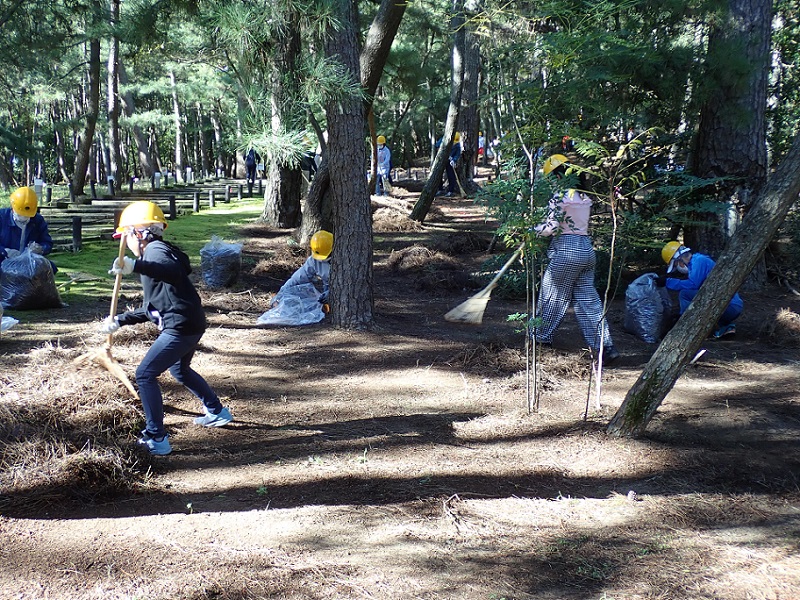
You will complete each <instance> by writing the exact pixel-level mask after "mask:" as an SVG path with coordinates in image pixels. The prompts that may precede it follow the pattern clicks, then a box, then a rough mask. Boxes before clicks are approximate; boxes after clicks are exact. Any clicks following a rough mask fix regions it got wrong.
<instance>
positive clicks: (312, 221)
mask: <svg viewBox="0 0 800 600" xmlns="http://www.w3.org/2000/svg"><path fill="white" fill-rule="evenodd" d="M407 6H408V2H407V1H406V0H381V5H380V7H379V8H378V12H377V13H376V14H375V18H374V19H373V20H372V24H371V25H370V28H369V32H368V33H367V38H366V40H365V41H364V48H363V49H362V50H361V56H360V58H359V69H360V74H361V86H362V87H363V88H364V111H365V114H366V112H367V111H369V109H370V108H371V106H372V99H373V96H374V95H375V91H376V90H377V89H378V84H379V83H380V80H381V76H382V75H383V69H384V67H385V66H386V60H387V59H388V57H389V51H390V50H391V47H392V42H394V38H395V36H396V35H397V30H398V29H399V27H400V22H401V21H402V19H403V15H404V14H405V10H406V7H407ZM325 162H326V152H323V164H324V163H325ZM321 166H322V165H320V167H321ZM329 174H330V171H329V170H328V169H327V168H326V169H325V170H324V172H323V169H322V168H320V169H319V170H318V171H317V174H316V175H315V176H314V181H312V182H311V187H310V188H309V190H308V197H307V198H306V201H305V202H304V204H303V224H302V228H301V238H302V239H304V240H305V239H308V238H309V237H311V235H312V234H313V233H314V232H315V231H318V230H319V226H318V225H317V224H323V223H324V222H325V221H326V219H327V217H326V215H327V214H328V213H330V212H331V210H330V207H328V206H327V205H326V202H327V200H326V199H327V198H328V197H329V196H328V194H327V191H328V186H329V184H330V179H329ZM312 211H317V212H312Z"/></svg>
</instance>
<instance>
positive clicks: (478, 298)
mask: <svg viewBox="0 0 800 600" xmlns="http://www.w3.org/2000/svg"><path fill="white" fill-rule="evenodd" d="M524 248H525V243H524V242H523V243H522V244H520V246H519V248H517V250H516V251H515V252H514V254H512V255H511V258H509V259H508V261H506V264H504V265H503V268H502V269H500V271H498V273H497V275H495V276H494V278H493V279H492V280H491V281H490V282H489V284H488V285H487V286H486V287H485V288H483V289H482V290H481V291H480V292H478V293H477V294H475V295H474V296H470V297H469V298H467V299H466V300H465V301H464V302H462V303H461V304H459V305H458V306H456V307H455V308H454V309H452V310H450V311H449V312H448V313H447V314H445V316H444V318H445V320H446V321H451V322H453V323H468V324H469V325H480V324H481V323H482V322H483V313H484V311H485V310H486V305H487V304H488V302H489V298H490V297H491V295H492V290H493V289H494V288H496V287H497V283H498V282H499V281H500V278H501V277H502V276H503V274H504V273H505V272H506V271H508V269H509V267H511V265H512V264H513V263H514V261H515V260H517V259H518V258H519V256H520V254H522V250H523V249H524Z"/></svg>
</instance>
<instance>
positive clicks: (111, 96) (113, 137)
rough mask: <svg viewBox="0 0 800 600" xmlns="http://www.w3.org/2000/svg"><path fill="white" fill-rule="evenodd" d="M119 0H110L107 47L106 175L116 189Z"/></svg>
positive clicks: (118, 179)
mask: <svg viewBox="0 0 800 600" xmlns="http://www.w3.org/2000/svg"><path fill="white" fill-rule="evenodd" d="M119 5H120V0H111V5H110V8H111V27H112V34H111V43H110V46H109V48H108V84H107V88H108V89H107V96H108V140H107V142H108V153H109V154H108V157H109V163H110V164H109V171H108V173H106V175H107V176H109V177H113V178H114V181H115V182H116V186H117V189H119V185H120V184H121V183H122V181H123V177H121V175H120V172H119V171H120V168H119V165H120V162H121V161H120V151H119V147H120V137H119V115H120V106H119V39H118V38H117V36H116V34H114V33H113V28H114V27H116V26H117V24H118V23H119Z"/></svg>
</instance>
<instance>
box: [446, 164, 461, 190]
mask: <svg viewBox="0 0 800 600" xmlns="http://www.w3.org/2000/svg"><path fill="white" fill-rule="evenodd" d="M444 172H445V174H446V175H447V191H448V192H449V193H451V194H455V193H456V188H457V187H458V183H457V180H456V172H455V170H454V169H453V167H452V166H450V163H447V164H446V165H445V166H444Z"/></svg>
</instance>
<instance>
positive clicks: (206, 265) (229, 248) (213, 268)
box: [200, 235, 242, 288]
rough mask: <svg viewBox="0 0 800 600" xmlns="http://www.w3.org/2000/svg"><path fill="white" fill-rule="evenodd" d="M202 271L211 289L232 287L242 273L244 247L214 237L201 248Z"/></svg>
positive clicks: (204, 279)
mask: <svg viewBox="0 0 800 600" xmlns="http://www.w3.org/2000/svg"><path fill="white" fill-rule="evenodd" d="M200 271H201V272H202V274H203V281H204V282H205V284H206V285H207V286H208V287H210V288H223V287H230V286H232V285H233V284H234V283H236V281H237V280H238V279H239V275H240V274H241V272H242V245H241V244H234V243H226V242H224V241H223V240H222V239H221V238H219V237H217V236H216V235H215V236H213V237H212V238H211V241H210V242H208V243H207V244H206V245H205V246H203V247H202V248H200Z"/></svg>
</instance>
